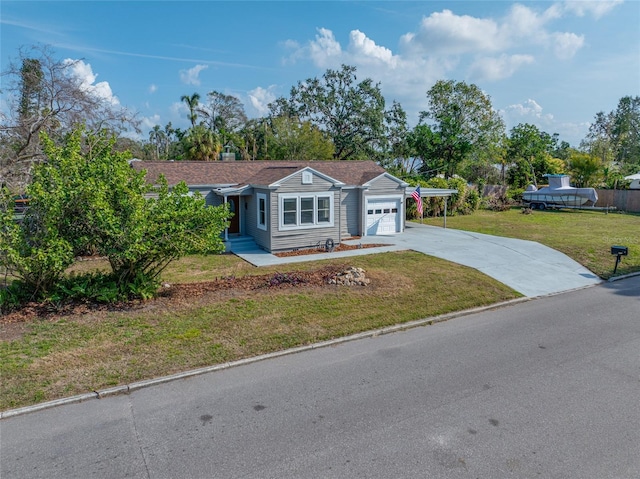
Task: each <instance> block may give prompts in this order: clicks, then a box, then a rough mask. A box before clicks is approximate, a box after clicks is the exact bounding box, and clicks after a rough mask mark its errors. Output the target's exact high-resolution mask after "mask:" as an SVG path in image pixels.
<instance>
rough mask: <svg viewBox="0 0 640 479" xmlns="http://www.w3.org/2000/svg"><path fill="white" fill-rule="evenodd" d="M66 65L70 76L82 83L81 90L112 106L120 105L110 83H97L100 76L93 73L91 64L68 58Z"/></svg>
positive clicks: (65, 61)
mask: <svg viewBox="0 0 640 479" xmlns="http://www.w3.org/2000/svg"><path fill="white" fill-rule="evenodd" d="M63 63H64V65H65V66H66V67H67V68H68V71H69V73H70V75H71V76H72V77H73V78H75V79H76V80H78V81H79V82H80V88H81V89H82V90H83V91H85V92H87V93H89V94H91V95H93V96H95V97H97V98H99V99H101V100H104V101H106V102H108V103H110V104H111V105H119V104H120V101H119V100H118V98H117V97H116V96H114V94H113V92H112V91H111V86H110V85H109V82H106V81H103V82H98V83H95V81H96V79H97V78H98V75H97V74H95V73H93V69H92V68H91V64H89V63H85V62H83V61H82V60H72V59H71V58H67V59H65V60H64V62H63Z"/></svg>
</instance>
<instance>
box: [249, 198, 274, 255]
mask: <svg viewBox="0 0 640 479" xmlns="http://www.w3.org/2000/svg"><path fill="white" fill-rule="evenodd" d="M258 193H264V194H265V195H267V230H266V231H265V230H261V229H260V228H258ZM242 200H243V201H242V203H243V208H244V202H245V201H246V202H247V208H246V209H245V210H244V212H245V213H246V214H245V216H244V234H246V235H248V236H251V237H253V239H254V240H255V242H256V244H257V245H258V246H260V247H261V248H263V249H265V250H267V251H269V250H270V249H271V238H270V236H269V231H270V230H271V223H270V221H269V219H270V216H269V215H270V210H271V206H270V205H269V190H266V189H264V190H261V189H258V188H254V190H253V195H252V196H243V197H242Z"/></svg>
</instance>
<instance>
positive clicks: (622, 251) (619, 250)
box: [611, 246, 629, 274]
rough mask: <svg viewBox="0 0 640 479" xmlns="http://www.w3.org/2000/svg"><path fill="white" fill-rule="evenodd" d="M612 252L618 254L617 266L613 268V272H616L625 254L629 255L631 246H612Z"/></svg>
mask: <svg viewBox="0 0 640 479" xmlns="http://www.w3.org/2000/svg"><path fill="white" fill-rule="evenodd" d="M611 254H614V255H616V266H615V267H614V268H613V274H616V271H617V270H618V264H619V263H620V259H621V258H622V257H623V256H627V255H628V254H629V248H627V247H626V246H612V247H611Z"/></svg>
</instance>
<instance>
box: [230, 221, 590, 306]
mask: <svg viewBox="0 0 640 479" xmlns="http://www.w3.org/2000/svg"><path fill="white" fill-rule="evenodd" d="M345 243H346V244H357V243H362V244H371V243H384V244H388V245H389V246H385V247H380V248H363V249H357V250H351V251H339V252H335V253H321V254H312V255H304V256H292V257H285V258H279V257H277V256H274V255H272V254H270V253H267V252H265V251H262V250H253V251H245V252H242V253H238V256H240V257H241V258H243V259H244V260H246V261H248V262H250V263H252V264H254V265H256V266H273V265H279V264H287V263H295V262H304V261H314V260H321V259H332V258H342V257H347V256H356V255H363V254H373V253H382V252H387V251H401V250H414V251H419V252H420V253H425V254H428V255H431V256H435V257H438V258H442V259H446V260H448V261H451V262H454V263H458V264H462V265H465V266H469V267H471V268H474V269H477V270H479V271H481V272H483V273H484V274H486V275H487V276H491V277H492V278H495V279H497V280H498V281H500V282H501V283H503V284H506V285H507V286H509V287H511V288H513V289H515V290H516V291H518V292H520V293H522V294H523V295H525V296H528V297H536V296H544V295H547V294H555V293H560V292H563V291H570V290H572V289H577V288H583V287H586V286H591V285H595V284H599V283H600V282H601V279H600V278H598V276H596V275H595V274H593V273H592V272H591V271H589V270H588V269H586V268H585V267H584V266H581V265H580V264H579V263H577V262H576V261H574V260H572V259H571V258H569V257H568V256H566V255H565V254H563V253H560V252H558V251H556V250H554V249H552V248H549V247H547V246H543V245H541V244H540V243H536V242H533V241H525V240H519V239H513V238H503V237H499V236H491V235H485V234H481V233H472V232H469V231H461V230H455V229H450V228H447V229H444V228H440V227H436V226H427V225H420V224H416V223H409V224H407V226H406V229H405V232H404V233H401V234H396V235H388V236H364V237H362V238H361V239H358V240H355V241H345Z"/></svg>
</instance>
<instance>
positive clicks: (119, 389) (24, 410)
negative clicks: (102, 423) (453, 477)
mask: <svg viewBox="0 0 640 479" xmlns="http://www.w3.org/2000/svg"><path fill="white" fill-rule="evenodd" d="M534 299H537V298H531V297H522V298H516V299H512V300H509V301H503V302H501V303H495V304H491V305H488V306H480V307H477V308H472V309H466V310H463V311H456V312H453V313H446V314H442V315H439V316H433V317H430V318H424V319H419V320H416V321H410V322H408V323H403V324H396V325H393V326H387V327H384V328H380V329H376V330H372V331H365V332H362V333H356V334H352V335H350V336H345V337H342V338H336V339H330V340H328V341H321V342H319V343H313V344H309V345H305V346H298V347H295V348H290V349H286V350H283V351H275V352H272V353H266V354H261V355H259V356H254V357H250V358H244V359H239V360H237V361H231V362H227V363H222V364H216V365H213V366H206V367H203V368H198V369H192V370H189V371H184V372H181V373H176V374H171V375H168V376H161V377H158V378H153V379H147V380H144V381H137V382H134V383H131V384H127V385H122V386H116V387H113V388H108V389H101V390H99V391H93V392H90V393H85V394H79V395H77V396H71V397H68V398H62V399H55V400H53V401H47V402H43V403H40V404H35V405H33V406H25V407H21V408H17V409H10V410H7V411H3V412H0V420H2V419H8V418H11V417H16V416H21V415H24V414H30V413H33V412H37V411H42V410H44V409H51V408H54V407H58V406H64V405H67V404H77V403H80V402H84V401H88V400H90V399H103V398H107V397H111V396H119V395H124V394H129V393H131V392H133V391H137V390H140V389H144V388H148V387H151V386H157V385H160V384H164V383H168V382H172V381H176V380H180V379H188V378H191V377H195V376H201V375H203V374H207V373H213V372H217V371H222V370H225V369H229V368H234V367H238V366H244V365H248V364H252V363H256V362H259V361H265V360H267V359H273V358H278V357H282V356H288V355H291V354H296V353H300V352H303V351H310V350H313V349H319V348H325V347H329V346H335V345H338V344H343V343H348V342H351V341H357V340H359V339H366V338H375V337H377V336H382V335H384V334H390V333H395V332H399V331H405V330H407V329H412V328H417V327H421V326H431V325H433V324H437V323H442V322H444V321H449V320H451V319H455V318H459V317H463V316H468V315H470V314H475V313H482V312H485V311H491V310H494V309H500V308H504V307H507V306H511V305H514V304H518V303H524V302H527V301H532V300H534Z"/></svg>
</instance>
